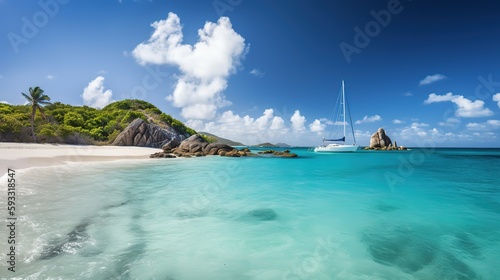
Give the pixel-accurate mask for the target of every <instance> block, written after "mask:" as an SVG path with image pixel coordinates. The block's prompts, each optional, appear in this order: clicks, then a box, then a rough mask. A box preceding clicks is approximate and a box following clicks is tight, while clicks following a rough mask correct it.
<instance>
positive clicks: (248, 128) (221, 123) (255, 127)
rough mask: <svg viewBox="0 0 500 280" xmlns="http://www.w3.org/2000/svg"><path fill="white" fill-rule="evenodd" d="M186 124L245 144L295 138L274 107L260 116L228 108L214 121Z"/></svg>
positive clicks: (193, 121) (191, 121) (188, 122)
mask: <svg viewBox="0 0 500 280" xmlns="http://www.w3.org/2000/svg"><path fill="white" fill-rule="evenodd" d="M186 124H187V125H188V126H190V127H192V128H193V129H195V130H197V131H206V132H209V133H213V134H215V135H218V136H221V137H225V138H228V139H231V140H234V141H239V142H242V143H245V144H258V143H262V142H271V143H277V142H287V143H289V144H290V142H289V140H294V135H290V133H289V131H290V128H289V127H287V124H286V123H285V120H283V118H281V117H279V116H275V115H274V110H273V109H266V110H264V112H263V113H262V115H261V116H260V117H258V118H252V117H250V116H249V115H245V116H243V117H242V116H240V115H238V114H235V113H233V111H231V110H228V111H225V112H223V113H222V114H220V115H218V116H217V117H216V118H215V119H214V120H212V121H209V122H204V121H203V120H196V119H191V120H188V121H187V122H186ZM298 139H300V138H299V137H297V139H295V140H298ZM292 144H293V143H292Z"/></svg>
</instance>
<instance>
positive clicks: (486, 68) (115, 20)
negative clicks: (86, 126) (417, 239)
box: [0, 0, 500, 147]
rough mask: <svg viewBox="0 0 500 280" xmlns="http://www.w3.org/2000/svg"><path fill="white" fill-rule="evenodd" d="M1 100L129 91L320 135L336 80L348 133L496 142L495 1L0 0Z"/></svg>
mask: <svg viewBox="0 0 500 280" xmlns="http://www.w3.org/2000/svg"><path fill="white" fill-rule="evenodd" d="M0 21H1V24H0V34H1V39H0V55H1V56H0V101H1V102H8V103H10V104H22V103H23V102H24V100H23V99H22V96H21V92H27V90H28V88H29V87H31V86H40V87H42V88H43V89H44V90H45V92H46V94H48V95H49V96H50V97H51V98H52V100H53V101H59V102H63V103H68V104H73V105H83V104H85V105H89V106H93V107H102V106H105V105H106V104H107V103H109V102H111V101H113V100H122V99H125V98H139V99H144V100H146V101H149V102H151V103H153V104H155V105H156V106H158V107H159V108H160V109H161V110H163V111H164V112H166V113H169V114H171V115H173V116H174V117H176V118H178V119H180V120H182V121H184V122H186V123H187V124H188V125H190V126H192V127H193V128H195V129H196V130H199V131H208V132H212V133H215V134H217V135H220V136H223V137H227V138H231V139H234V140H237V141H241V142H243V143H245V144H255V143H260V142H264V141H270V142H286V143H289V144H294V145H317V144H320V143H321V139H322V138H323V137H324V136H327V137H334V135H330V132H331V131H332V130H333V128H334V127H335V125H332V124H331V122H329V120H328V118H329V117H331V110H332V107H333V105H334V102H335V100H336V95H337V94H338V92H339V88H340V84H341V80H342V79H344V80H345V83H346V93H347V94H348V96H349V101H350V106H351V112H352V118H353V122H354V129H355V131H356V136H357V138H358V142H359V144H361V145H368V143H369V137H370V135H371V134H372V133H373V132H375V131H376V130H377V129H378V128H379V127H384V128H385V129H386V131H387V133H388V135H389V136H390V137H391V138H393V140H397V141H398V144H401V145H406V146H424V145H436V146H459V147H464V146H465V147H500V141H499V139H500V138H499V137H500V135H499V134H500V55H499V53H498V50H500V37H499V36H498V32H499V30H500V4H498V3H497V1H483V0H481V1H453V2H446V1H410V0H401V1H397V0H389V1H368V0H366V1H331V0H318V1H305V0H304V1H299V0H294V1H285V0H282V1H269V0H215V1H212V0H210V1H189V0H183V1H180V0H170V1H155V0H153V1H131V0H122V1H118V0H116V1H113V0H107V1H95V0H89V1H80V0H71V1H69V0H40V1H14V0H0Z"/></svg>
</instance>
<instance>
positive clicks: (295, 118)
mask: <svg viewBox="0 0 500 280" xmlns="http://www.w3.org/2000/svg"><path fill="white" fill-rule="evenodd" d="M290 121H291V122H292V129H293V131H294V132H304V131H305V130H306V127H305V123H306V117H304V116H301V115H300V111H299V110H295V113H293V115H292V117H291V118H290Z"/></svg>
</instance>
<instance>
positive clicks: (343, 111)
mask: <svg viewBox="0 0 500 280" xmlns="http://www.w3.org/2000/svg"><path fill="white" fill-rule="evenodd" d="M342 115H343V121H344V142H345V92H344V80H342Z"/></svg>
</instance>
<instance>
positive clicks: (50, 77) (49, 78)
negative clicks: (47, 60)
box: [45, 75, 54, 80]
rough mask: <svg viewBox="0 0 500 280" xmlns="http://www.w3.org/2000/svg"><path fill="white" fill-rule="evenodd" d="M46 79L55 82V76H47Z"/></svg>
mask: <svg viewBox="0 0 500 280" xmlns="http://www.w3.org/2000/svg"><path fill="white" fill-rule="evenodd" d="M45 78H46V79H47V80H53V79H54V76H52V75H47V76H45Z"/></svg>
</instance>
